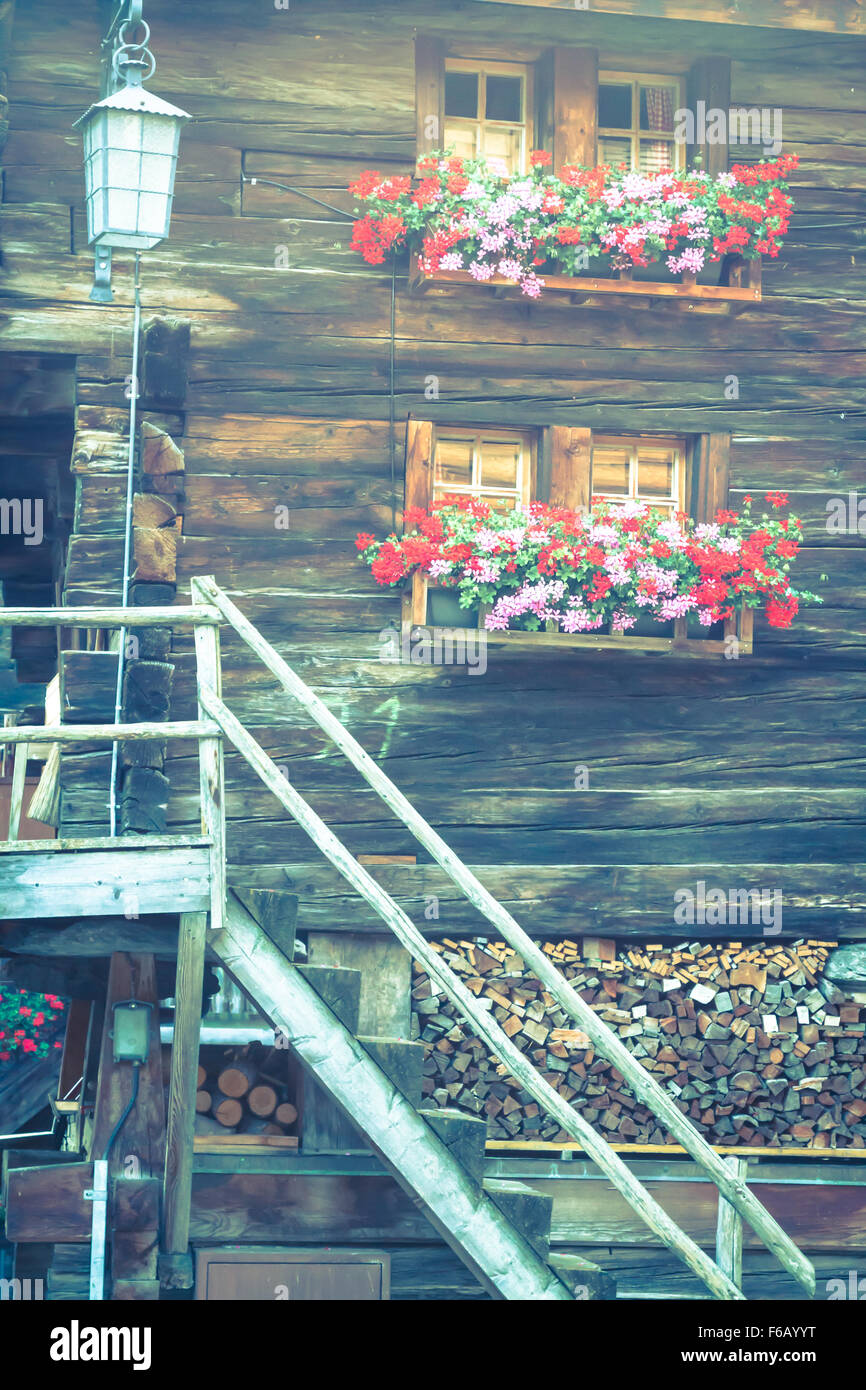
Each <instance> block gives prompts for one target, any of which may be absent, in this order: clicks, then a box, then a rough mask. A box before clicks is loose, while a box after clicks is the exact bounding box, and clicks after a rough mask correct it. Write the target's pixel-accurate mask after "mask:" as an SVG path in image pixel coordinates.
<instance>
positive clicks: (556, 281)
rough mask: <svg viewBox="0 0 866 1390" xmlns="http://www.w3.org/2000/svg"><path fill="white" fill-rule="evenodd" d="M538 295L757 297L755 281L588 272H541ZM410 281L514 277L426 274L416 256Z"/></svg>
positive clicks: (497, 283) (491, 282) (499, 285)
mask: <svg viewBox="0 0 866 1390" xmlns="http://www.w3.org/2000/svg"><path fill="white" fill-rule="evenodd" d="M543 278H544V289H543V291H542V295H543V296H544V295H547V294H548V293H550V294H551V295H557V294H567V295H571V296H574V295H578V296H587V295H596V294H608V295H625V296H627V297H629V298H634V297H635V296H637V297H638V298H642V299H665V300H667V301H668V302H669V303H670V304H671V305H673V304H674V303H675V302H677V301H682V302H683V303H687V304H688V306H689V308H694V307H696V305H702V304H704V303H706V304H710V303H718V304H737V303H755V302H756V301H757V300H760V298H761V288H760V286H758V285H754V284H753V285H752V286H746V287H741V286H737V285H697V284H684V283H673V284H672V283H670V282H669V281H663V280H614V279H609V278H604V279H601V278H597V277H594V276H589V275H545V276H544V277H543ZM411 284H412V285H413V286H415V287H418V288H424V287H425V286H426V285H431V286H433V285H442V286H447V285H475V286H479V285H480V286H481V287H482V288H483V289H492V290H496V289H503V288H508V287H513V286H514V285H516V284H517V281H516V280H509V279H507V278H506V277H505V276H504V275H491V276H490V278H489V279H488V280H484V281H483V282H482V281H479V280H475V279H474V278H473V276H471V275H470V274H469V271H468V270H437V271H436V272H435V274H433V275H428V274H426V273H425V272H424V271H423V270H422V269H421V267H420V265H419V264H418V262H417V258H416V261H415V264H414V267H413V270H412V275H411Z"/></svg>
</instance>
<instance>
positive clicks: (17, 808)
mask: <svg viewBox="0 0 866 1390" xmlns="http://www.w3.org/2000/svg"><path fill="white" fill-rule="evenodd" d="M27 748H28V745H27V744H26V743H19V744H17V745H16V747H15V761H14V763H13V765H12V799H11V801H10V803H9V834H8V835H7V836H6V838H7V840H17V839H18V831H19V829H20V827H21V811H22V808H23V806H24V783H25V780H26V777H27Z"/></svg>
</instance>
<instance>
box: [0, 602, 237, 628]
mask: <svg viewBox="0 0 866 1390" xmlns="http://www.w3.org/2000/svg"><path fill="white" fill-rule="evenodd" d="M219 621H220V618H219V614H218V613H217V612H216V610H215V609H213V608H196V607H190V606H189V604H186V605H181V604H178V606H177V607H176V608H165V607H159V606H156V607H154V608H117V607H111V606H109V607H106V608H101V607H93V608H75V607H70V608H4V609H2V610H0V627H57V626H58V624H62V625H63V627H94V628H99V627H175V626H178V625H182V626H184V627H188V626H190V625H192V626H194V627H197V626H200V625H201V624H207V623H211V624H213V623H217V624H218V623H219Z"/></svg>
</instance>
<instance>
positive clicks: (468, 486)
mask: <svg viewBox="0 0 866 1390" xmlns="http://www.w3.org/2000/svg"><path fill="white" fill-rule="evenodd" d="M532 444H533V441H532V436H531V435H530V434H527V433H526V432H524V431H518V430H503V431H499V430H465V429H460V430H451V429H437V430H435V431H434V437H433V500H436V499H437V498H441V497H446V496H448V495H449V494H458V495H459V496H461V497H467V498H468V497H483V498H485V499H486V500H487V501H488V502H496V503H498V504H500V505H504V506H508V507H513V506H516V505H517V503H518V502H521V503H528V502H529V501H530V500H531V483H532Z"/></svg>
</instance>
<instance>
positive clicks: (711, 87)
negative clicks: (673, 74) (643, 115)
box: [686, 55, 731, 176]
mask: <svg viewBox="0 0 866 1390" xmlns="http://www.w3.org/2000/svg"><path fill="white" fill-rule="evenodd" d="M687 85H688V103H689V108H690V109H691V110H692V111H693V112H695V113H696V112H697V104H698V102H699V101H700V102H702V103H703V109H704V112H705V113H706V112H708V111H712V110H717V111H724V113H725V134H726V136H727V130H728V110H729V108H730V105H731V60H730V58H729V57H723V56H721V55H720V56H718V57H713V58H698V60H697V62H695V63H693V64H692V68H691V71H690V72H689V76H688V84H687ZM695 119H696V121H697V115H696V116H695ZM686 155H687V158H688V159H689V162H691V159H692V158H693V157H694V155H700V157H701V166H702V168H704V169H706V171H707V173H708V174H713V175H714V176H715V175H716V174H724V173H726V172H727V168H728V145H727V139H725V141H724V142H721V141H718V142H716V143H714V144H712V145H711V144H708V143H707V142H706V141H704V143H703V144H695V145H693V146H692V147H691V148H687V150H686Z"/></svg>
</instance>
